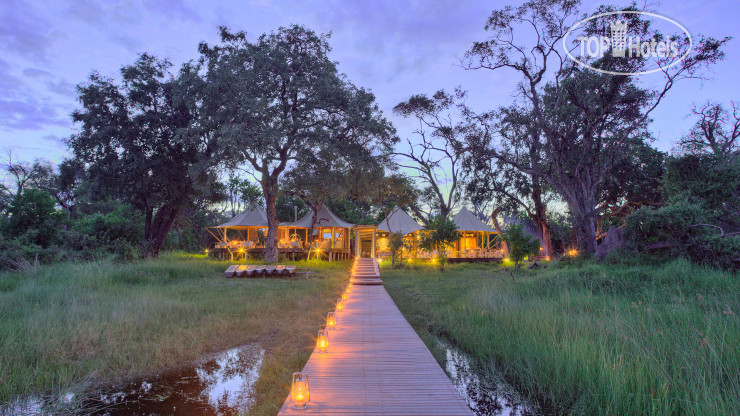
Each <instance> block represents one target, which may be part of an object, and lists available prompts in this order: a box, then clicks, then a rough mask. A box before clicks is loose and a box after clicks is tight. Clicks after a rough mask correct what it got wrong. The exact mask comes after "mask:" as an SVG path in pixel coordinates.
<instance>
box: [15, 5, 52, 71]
mask: <svg viewBox="0 0 740 416" xmlns="http://www.w3.org/2000/svg"><path fill="white" fill-rule="evenodd" d="M52 27H53V26H52V25H51V24H49V22H47V21H46V20H44V19H43V18H41V17H40V16H39V15H38V14H37V13H35V12H34V10H33V9H32V8H31V7H29V6H28V5H27V4H26V3H24V2H19V1H16V2H14V1H10V2H9V4H4V5H3V7H2V8H0V48H2V49H3V50H5V51H7V52H10V53H11V54H14V55H18V56H23V57H25V58H28V59H31V60H32V61H47V60H48V53H49V51H50V50H51V47H52V45H53V44H54V41H55V39H56V38H58V37H59V36H60V34H58V33H54V32H53V30H52V29H51V28H52Z"/></svg>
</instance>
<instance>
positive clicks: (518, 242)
mask: <svg viewBox="0 0 740 416" xmlns="http://www.w3.org/2000/svg"><path fill="white" fill-rule="evenodd" d="M503 237H504V241H506V243H507V244H508V245H509V258H510V259H511V260H512V261H513V262H514V268H516V269H518V268H519V262H520V261H522V260H524V259H525V258H526V257H527V256H533V255H535V254H537V252H538V251H539V248H540V242H539V240H537V239H536V238H534V237H532V236H530V235H529V234H526V233H525V232H524V226H523V225H522V224H510V225H509V226H508V227H507V228H506V231H504V235H503Z"/></svg>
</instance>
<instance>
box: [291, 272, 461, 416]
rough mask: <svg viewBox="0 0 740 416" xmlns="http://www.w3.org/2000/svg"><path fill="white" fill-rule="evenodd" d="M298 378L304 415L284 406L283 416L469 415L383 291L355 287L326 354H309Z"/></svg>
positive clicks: (360, 286) (331, 331)
mask: <svg viewBox="0 0 740 416" xmlns="http://www.w3.org/2000/svg"><path fill="white" fill-rule="evenodd" d="M356 269H357V270H360V269H362V274H365V272H366V270H367V269H371V270H372V267H365V266H361V267H356ZM371 273H372V271H371ZM376 276H377V279H376V280H378V281H380V279H379V277H380V275H379V274H377V275H376ZM356 283H357V282H356ZM303 372H304V373H306V374H308V376H309V385H310V386H309V388H310V394H311V402H310V404H309V407H308V408H307V409H292V408H290V399H289V398H288V399H286V401H285V403H284V404H283V407H282V409H281V410H280V415H285V416H289V415H365V416H371V415H378V416H380V415H384V416H387V415H399V416H401V415H409V416H412V415H428V416H437V415H445V416H455V415H472V414H473V413H472V412H471V411H470V409H469V408H468V406H467V405H466V403H465V401H464V400H463V399H462V397H461V396H460V394H459V393H458V392H457V390H456V389H455V387H454V386H453V385H452V383H451V382H450V380H449V379H448V378H447V375H446V374H445V373H444V371H443V370H442V368H441V367H440V366H439V365H438V364H437V362H436V361H435V360H434V357H433V356H432V354H431V353H430V352H429V350H428V349H427V348H426V346H425V345H424V343H423V342H422V341H421V339H420V338H419V337H418V336H417V335H416V333H415V332H414V330H413V328H412V327H411V325H409V323H408V322H407V321H406V319H405V318H404V317H403V315H402V314H401V312H400V311H399V310H398V308H397V307H396V305H395V304H394V303H393V300H392V299H391V298H390V296H389V295H388V292H386V290H385V288H384V287H383V286H382V285H380V284H379V285H358V284H355V285H354V287H353V289H352V292H351V293H350V295H349V298H348V299H347V301H346V302H345V305H344V310H343V311H342V312H340V313H339V314H338V319H337V329H336V330H330V331H329V352H328V353H326V354H319V353H314V354H312V355H311V358H310V359H309V360H308V363H306V366H305V367H304V369H303Z"/></svg>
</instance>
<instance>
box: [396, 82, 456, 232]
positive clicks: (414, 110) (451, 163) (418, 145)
mask: <svg viewBox="0 0 740 416" xmlns="http://www.w3.org/2000/svg"><path fill="white" fill-rule="evenodd" d="M464 95H465V93H464V92H463V91H461V90H455V92H454V93H448V92H446V91H441V90H440V91H437V92H436V93H435V94H434V95H432V96H431V97H428V96H426V95H424V94H416V95H413V96H411V97H410V98H409V99H408V100H407V101H404V102H401V103H399V104H398V105H396V106H395V107H394V108H393V111H394V112H395V113H396V114H398V115H401V116H403V117H407V118H415V119H416V121H417V122H418V124H419V127H418V128H417V129H415V130H414V135H415V136H416V137H415V139H414V140H412V139H411V138H407V139H406V148H405V149H401V150H396V152H395V153H394V154H395V155H396V156H400V160H398V161H397V163H398V164H399V166H401V167H402V168H405V169H407V170H408V171H410V172H413V174H412V175H413V177H415V178H417V179H419V181H420V182H421V184H422V185H423V189H422V192H421V195H420V196H421V198H422V199H423V200H424V202H426V204H427V205H429V207H428V208H429V211H430V213H429V216H422V217H421V220H422V221H423V222H424V223H425V224H427V223H428V222H429V221H430V219H431V215H432V214H431V212H433V211H436V212H437V213H439V215H442V216H443V217H445V218H447V217H448V216H449V214H450V212H451V211H452V210H453V209H454V208H455V206H456V205H457V204H458V203H459V202H460V201H461V199H462V190H463V185H464V184H463V181H464V175H463V169H462V166H461V162H462V156H463V148H462V143H463V140H462V137H461V135H462V134H463V132H462V131H461V129H462V124H461V120H462V117H461V115H460V114H459V111H458V110H459V107H458V106H457V105H456V101H457V100H462V99H463V98H464Z"/></svg>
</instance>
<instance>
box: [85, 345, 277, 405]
mask: <svg viewBox="0 0 740 416" xmlns="http://www.w3.org/2000/svg"><path fill="white" fill-rule="evenodd" d="M264 354H265V351H264V350H263V349H261V348H259V347H257V346H246V347H240V348H234V349H230V350H228V351H224V352H222V353H220V354H217V355H215V356H212V357H210V358H208V359H205V360H201V361H199V362H198V363H196V364H195V365H194V366H191V367H187V368H183V369H181V370H177V371H174V372H172V373H168V374H167V375H162V376H157V377H154V378H151V379H147V380H143V381H139V382H137V383H132V384H128V385H124V386H115V387H113V388H112V389H110V390H109V391H108V392H105V393H101V394H100V395H99V397H96V398H92V399H86V400H85V401H84V403H83V404H82V407H83V409H85V412H86V413H88V412H89V413H91V414H94V415H110V416H118V415H243V414H245V413H248V410H249V408H250V407H251V406H252V405H254V397H253V394H254V384H255V382H256V381H257V379H258V378H259V370H260V367H261V366H262V361H263V359H264Z"/></svg>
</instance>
